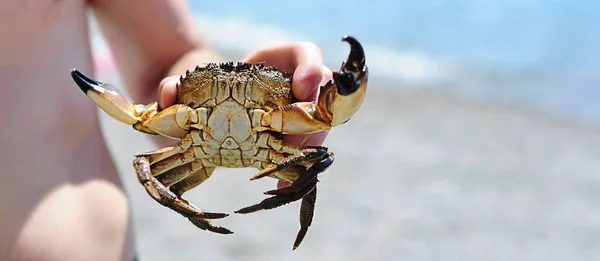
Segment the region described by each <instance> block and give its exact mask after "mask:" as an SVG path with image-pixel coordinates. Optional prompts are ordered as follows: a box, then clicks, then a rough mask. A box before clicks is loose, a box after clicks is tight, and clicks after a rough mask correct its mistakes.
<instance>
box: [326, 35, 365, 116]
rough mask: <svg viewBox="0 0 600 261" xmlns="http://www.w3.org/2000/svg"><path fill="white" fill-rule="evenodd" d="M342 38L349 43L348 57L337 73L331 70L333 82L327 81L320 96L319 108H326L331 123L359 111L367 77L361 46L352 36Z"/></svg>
mask: <svg viewBox="0 0 600 261" xmlns="http://www.w3.org/2000/svg"><path fill="white" fill-rule="evenodd" d="M342 41H345V42H347V43H348V44H350V54H349V55H348V59H347V60H346V61H345V62H344V63H342V67H341V69H340V71H339V72H334V73H333V80H334V83H331V82H328V83H327V84H326V85H325V86H323V87H321V90H320V95H319V103H320V104H319V105H320V106H319V107H321V108H324V109H325V110H326V111H325V114H326V115H327V116H328V117H329V119H330V120H331V126H337V125H340V124H343V123H345V122H347V121H348V120H349V119H350V118H351V117H352V116H353V115H354V113H356V111H358V109H359V108H360V106H361V105H362V102H363V100H364V98H365V92H366V90H367V81H368V78H369V69H368V68H367V66H366V64H365V52H364V50H363V48H362V45H361V44H360V43H359V42H358V41H357V40H356V39H355V38H354V37H352V36H344V37H343V38H342Z"/></svg>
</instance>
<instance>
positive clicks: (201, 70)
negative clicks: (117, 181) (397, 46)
mask: <svg viewBox="0 0 600 261" xmlns="http://www.w3.org/2000/svg"><path fill="white" fill-rule="evenodd" d="M343 40H344V41H346V42H348V43H349V44H350V47H351V51H350V54H349V56H348V59H347V61H345V62H344V63H343V64H342V67H341V69H340V71H338V72H334V74H333V79H334V81H333V82H332V81H330V82H328V83H327V84H326V85H325V86H323V87H321V88H320V94H319V97H318V99H317V101H316V102H300V101H298V100H297V99H296V98H295V97H294V96H293V94H292V79H291V76H289V75H286V74H284V73H282V72H280V71H278V70H277V68H275V67H272V66H271V67H266V66H264V65H263V64H249V63H243V62H239V63H232V62H229V63H222V64H208V65H206V66H204V67H196V68H195V69H194V70H192V71H187V72H186V75H185V76H182V77H181V78H180V83H179V84H178V86H177V94H176V102H175V105H172V106H169V107H167V108H165V109H162V110H161V109H160V108H159V107H158V104H157V103H152V104H149V105H140V104H135V103H134V102H133V101H132V100H131V99H130V98H128V97H127V96H126V95H124V94H123V93H121V92H120V91H119V90H118V89H117V88H115V87H113V86H111V85H109V84H104V83H101V82H98V81H96V80H93V79H91V78H89V77H87V76H85V75H83V74H81V73H80V72H78V71H77V70H73V71H72V73H71V74H72V76H73V79H74V80H75V82H76V83H77V85H78V86H79V87H80V88H81V90H82V91H84V93H86V94H87V96H88V97H90V98H91V99H92V100H93V101H94V102H95V103H96V104H97V105H98V106H99V107H100V108H102V109H103V110H104V111H105V112H106V113H108V114H109V115H111V116H113V117H114V118H115V119H117V120H119V121H121V122H124V123H126V124H131V125H132V126H133V127H134V128H135V129H136V130H138V131H141V132H144V133H148V134H155V135H163V136H168V137H172V138H175V139H178V142H177V143H175V144H174V145H173V146H170V147H167V148H162V149H158V150H156V151H151V152H147V153H143V154H140V155H137V156H136V158H135V160H134V167H135V169H136V174H137V176H138V179H139V181H140V183H141V184H142V185H143V186H144V187H145V189H146V191H147V192H148V194H149V195H150V196H151V197H152V198H154V199H155V200H156V201H157V202H159V203H160V204H162V205H164V206H166V207H169V208H171V209H172V210H174V211H176V212H178V213H180V214H181V215H183V216H185V217H187V218H188V219H189V220H190V221H191V222H192V223H193V224H195V225H196V226H197V227H199V228H201V229H205V230H209V231H213V232H217V233H222V234H229V233H232V232H231V231H230V230H228V229H226V228H224V227H220V226H217V225H214V224H212V222H210V221H209V219H215V218H223V217H225V216H227V214H224V213H210V212H204V211H202V210H200V209H199V208H197V207H195V206H193V205H192V204H190V203H189V202H187V201H186V200H184V199H183V198H182V197H181V196H182V195H183V193H185V192H186V191H188V190H190V189H192V188H194V187H196V186H198V185H200V184H201V183H202V182H203V181H205V180H206V179H207V178H208V177H210V175H212V173H213V171H214V169H215V167H217V166H222V167H229V168H241V167H254V168H257V169H259V170H260V171H259V173H257V174H256V175H255V176H254V177H252V179H257V178H262V177H266V176H269V177H272V178H276V179H280V180H286V181H289V182H292V185H291V186H290V187H286V188H282V189H278V190H273V191H268V192H266V194H269V195H273V196H272V197H270V198H267V199H265V200H263V201H262V202H260V203H258V204H255V205H252V206H250V207H246V208H242V209H240V210H238V211H236V213H251V212H254V211H258V210H262V209H271V208H276V207H279V206H281V205H284V204H287V203H290V202H293V201H296V200H300V199H302V206H301V218H300V224H301V229H300V232H299V233H298V236H297V237H296V241H295V243H294V249H295V248H296V247H298V245H299V244H300V242H301V241H302V239H303V238H304V235H305V234H306V232H307V230H308V227H309V226H310V224H311V222H312V217H313V211H314V204H315V201H316V183H317V175H318V174H319V173H322V172H323V171H325V170H326V169H327V168H328V167H329V166H330V165H331V164H332V163H333V161H334V157H333V153H331V152H328V149H327V148H326V147H322V146H317V147H304V146H296V145H291V144H284V143H283V142H282V135H283V134H307V133H313V132H318V131H323V130H328V129H330V128H332V127H333V126H337V125H340V124H342V123H344V122H346V121H348V120H349V119H350V117H351V116H352V115H354V113H355V112H356V111H357V110H358V109H359V107H360V105H361V104H362V101H363V99H364V96H365V91H366V86H367V79H368V69H367V67H366V65H365V55H364V51H363V49H362V47H361V45H360V44H359V43H358V41H356V40H355V39H354V38H352V37H349V36H346V37H344V38H343Z"/></svg>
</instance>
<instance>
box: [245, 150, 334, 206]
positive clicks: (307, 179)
mask: <svg viewBox="0 0 600 261" xmlns="http://www.w3.org/2000/svg"><path fill="white" fill-rule="evenodd" d="M334 159H335V157H334V156H333V154H331V153H330V154H327V155H326V156H324V157H322V159H321V160H320V161H318V162H316V163H315V164H313V165H312V166H310V167H309V168H308V169H306V168H304V171H302V172H299V173H296V175H297V176H298V179H296V181H294V182H292V185H290V187H291V188H282V189H278V190H271V191H267V192H265V194H268V195H275V196H273V197H270V198H267V199H265V200H263V201H261V202H260V203H258V204H255V205H252V206H249V207H245V208H242V209H240V210H237V211H235V213H238V214H248V213H252V212H256V211H259V210H264V209H273V208H276V207H280V206H283V205H285V204H288V203H291V202H293V201H296V200H299V199H301V198H302V197H304V196H305V195H306V194H307V193H309V192H310V191H311V190H312V189H313V188H314V186H316V184H317V182H318V180H317V175H318V174H319V173H322V172H323V171H325V170H326V169H327V168H328V167H329V166H330V165H331V164H332V163H333V161H334ZM301 169H302V168H301ZM294 184H295V185H294Z"/></svg>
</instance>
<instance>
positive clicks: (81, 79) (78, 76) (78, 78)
mask: <svg viewBox="0 0 600 261" xmlns="http://www.w3.org/2000/svg"><path fill="white" fill-rule="evenodd" d="M71 77H73V80H74V81H75V83H76V84H77V86H79V89H81V91H83V93H85V94H87V92H88V91H89V90H90V89H93V88H94V86H97V85H102V83H101V82H99V81H96V80H94V79H92V78H89V77H87V76H85V75H84V74H83V73H81V72H79V71H78V70H77V69H73V70H71Z"/></svg>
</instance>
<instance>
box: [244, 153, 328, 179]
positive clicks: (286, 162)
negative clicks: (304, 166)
mask: <svg viewBox="0 0 600 261" xmlns="http://www.w3.org/2000/svg"><path fill="white" fill-rule="evenodd" d="M326 154H327V148H326V147H320V146H315V147H307V148H304V149H302V150H300V153H298V154H293V155H290V156H287V157H285V158H283V159H282V160H281V162H277V163H274V164H272V165H270V166H269V167H267V168H265V169H263V170H261V171H259V172H258V173H256V174H255V175H254V176H252V177H251V178H250V180H256V179H260V178H264V177H266V176H269V175H271V174H273V173H275V172H277V171H280V170H283V169H285V168H288V167H290V166H294V165H297V164H298V163H301V162H307V161H312V160H315V159H319V158H321V157H323V155H326Z"/></svg>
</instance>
